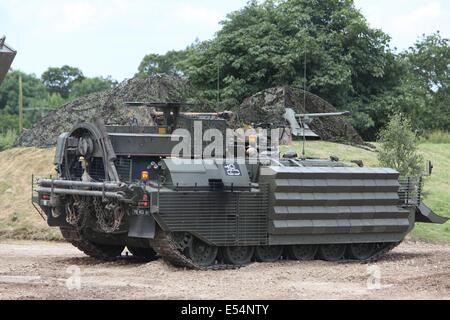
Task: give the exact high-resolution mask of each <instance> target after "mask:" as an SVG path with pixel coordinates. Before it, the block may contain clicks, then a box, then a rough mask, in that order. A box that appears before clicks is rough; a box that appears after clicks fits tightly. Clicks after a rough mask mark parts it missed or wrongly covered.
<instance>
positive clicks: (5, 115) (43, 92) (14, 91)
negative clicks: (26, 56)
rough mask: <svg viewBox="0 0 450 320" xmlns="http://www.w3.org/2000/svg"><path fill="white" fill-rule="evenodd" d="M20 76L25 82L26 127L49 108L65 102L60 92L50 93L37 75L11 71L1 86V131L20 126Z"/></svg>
mask: <svg viewBox="0 0 450 320" xmlns="http://www.w3.org/2000/svg"><path fill="white" fill-rule="evenodd" d="M19 76H21V77H22V82H23V96H24V109H25V114H24V118H25V123H24V124H25V127H30V126H31V125H32V124H33V123H34V122H35V121H36V119H38V117H39V116H40V115H41V114H42V113H43V112H48V110H47V109H52V108H56V107H58V106H60V105H62V104H63V103H64V102H65V100H64V99H63V98H62V97H61V96H60V95H59V94H58V93H54V94H50V93H49V92H48V91H47V88H46V87H45V86H44V85H43V83H42V82H41V81H40V80H39V78H37V77H36V76H35V75H33V74H26V73H23V72H21V71H17V70H14V71H11V72H9V73H8V74H7V76H6V78H5V81H4V82H3V84H2V85H1V86H0V131H1V130H7V129H13V130H17V129H18V127H19V117H18V115H19V109H18V101H19Z"/></svg>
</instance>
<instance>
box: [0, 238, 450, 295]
mask: <svg viewBox="0 0 450 320" xmlns="http://www.w3.org/2000/svg"><path fill="white" fill-rule="evenodd" d="M449 255H450V245H445V244H426V243H420V242H419V243H415V242H411V241H408V242H406V243H404V244H402V245H401V246H399V247H398V248H396V249H395V250H394V251H393V252H392V253H390V254H388V255H386V256H385V257H384V258H383V259H382V260H380V261H379V262H377V263H375V264H369V265H368V264H359V263H327V262H322V261H314V262H307V263H299V262H280V263H275V264H253V265H251V266H249V267H246V268H242V269H240V270H231V271H208V272H200V271H189V270H179V269H175V268H173V267H171V266H169V265H167V264H165V263H164V262H162V261H155V262H152V263H149V264H144V263H139V262H136V261H131V260H130V259H128V260H127V259H124V260H123V261H119V262H116V263H102V262H98V261H96V260H94V259H91V258H89V257H86V256H84V255H83V254H82V253H80V252H78V251H77V250H76V249H75V248H73V247H72V246H70V245H69V244H65V243H47V242H1V243H0V256H1V259H0V298H1V299H13V300H17V299H250V300H261V299H277V300H294V299H450V258H449ZM78 274H79V275H80V276H79V277H78ZM78 280H79V281H78Z"/></svg>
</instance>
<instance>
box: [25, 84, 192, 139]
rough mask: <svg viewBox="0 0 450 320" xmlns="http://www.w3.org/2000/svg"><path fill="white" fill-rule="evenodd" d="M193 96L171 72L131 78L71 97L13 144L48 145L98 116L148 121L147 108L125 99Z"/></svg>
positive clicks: (177, 99)
mask: <svg viewBox="0 0 450 320" xmlns="http://www.w3.org/2000/svg"><path fill="white" fill-rule="evenodd" d="M192 96H193V91H192V88H191V86H190V85H189V83H188V81H187V80H185V79H183V78H180V77H174V76H168V75H155V76H151V77H147V78H143V79H142V78H134V79H131V80H128V81H125V82H123V83H121V84H120V85H119V86H118V87H116V88H114V89H111V90H106V91H103V92H99V93H93V94H90V95H88V96H85V97H81V98H78V99H76V100H73V101H71V102H69V103H67V104H65V105H63V106H62V107H61V108H59V109H58V110H57V111H55V112H53V113H50V114H49V115H47V116H46V117H44V118H43V119H41V120H40V121H39V122H37V123H36V124H35V125H34V127H33V128H32V129H30V130H25V131H24V132H23V133H22V134H21V135H20V136H19V138H18V139H17V141H16V146H23V147H49V146H53V145H55V144H56V139H57V137H58V136H59V135H60V134H61V133H62V132H66V131H69V130H70V129H71V128H72V127H73V126H74V125H75V124H77V123H79V122H84V121H93V120H94V119H95V118H101V119H103V120H104V121H105V123H106V124H117V125H126V124H129V123H130V119H132V118H136V119H137V120H138V122H139V124H142V125H148V124H149V123H148V121H149V119H150V116H149V114H148V112H149V110H148V109H147V108H129V107H126V106H125V105H124V102H128V101H145V102H169V101H170V102H184V101H187V100H188V99H190V98H191V97H192Z"/></svg>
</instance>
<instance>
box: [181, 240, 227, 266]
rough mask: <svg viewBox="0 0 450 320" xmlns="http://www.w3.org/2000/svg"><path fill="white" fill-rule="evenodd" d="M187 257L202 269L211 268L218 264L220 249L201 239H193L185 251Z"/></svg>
mask: <svg viewBox="0 0 450 320" xmlns="http://www.w3.org/2000/svg"><path fill="white" fill-rule="evenodd" d="M185 252H186V256H187V257H188V258H189V259H191V261H192V262H193V263H195V264H196V265H198V266H200V267H209V266H211V265H213V264H214V263H215V262H216V259H217V253H218V252H219V248H218V247H216V246H211V245H209V244H207V243H205V242H203V241H202V240H200V239H197V238H195V237H193V238H192V241H190V243H189V245H188V246H187V247H186V249H185Z"/></svg>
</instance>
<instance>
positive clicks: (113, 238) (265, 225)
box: [33, 103, 447, 270]
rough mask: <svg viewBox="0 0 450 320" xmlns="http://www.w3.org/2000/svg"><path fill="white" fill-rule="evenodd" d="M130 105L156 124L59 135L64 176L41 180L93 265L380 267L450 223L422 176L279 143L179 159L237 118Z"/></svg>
mask: <svg viewBox="0 0 450 320" xmlns="http://www.w3.org/2000/svg"><path fill="white" fill-rule="evenodd" d="M128 105H129V106H142V105H144V106H146V107H149V108H151V110H152V118H153V123H154V125H152V126H140V125H139V123H137V121H136V120H135V119H134V120H133V121H130V125H129V126H106V125H104V123H103V122H102V121H101V120H97V121H95V122H94V123H80V124H77V125H75V127H74V128H73V129H72V130H71V131H70V132H66V133H63V134H61V136H60V137H59V138H58V141H57V148H56V155H55V160H54V164H55V167H56V172H57V175H56V176H54V177H47V178H36V177H33V190H34V193H33V204H34V205H35V207H36V209H37V210H38V211H39V212H40V214H41V215H42V216H43V217H44V219H45V220H46V221H47V222H48V224H49V226H51V227H58V228H60V230H61V232H62V235H63V236H64V238H65V239H66V240H67V241H68V242H70V243H72V244H73V245H74V246H75V247H77V248H79V249H80V250H81V251H83V252H84V253H86V254H87V255H89V256H91V257H94V258H97V259H101V260H105V261H113V260H116V259H118V258H120V257H121V254H122V252H123V250H124V248H125V247H127V248H128V251H129V252H131V253H132V255H133V256H135V257H138V258H139V259H145V260H147V261H151V260H154V259H158V258H162V259H164V260H165V261H167V262H169V263H171V264H173V265H175V266H178V267H183V268H191V269H198V270H209V269H227V268H237V267H242V266H245V265H248V264H249V263H251V262H252V261H258V262H275V261H278V260H281V259H293V260H300V261H304V260H313V259H321V260H325V261H341V260H344V259H348V260H356V261H373V260H376V259H378V258H379V257H381V256H382V255H383V254H385V253H387V252H388V251H390V250H392V249H393V248H395V247H396V246H397V245H398V244H400V243H401V242H402V241H403V240H404V239H405V237H406V235H407V234H408V233H409V232H410V231H411V230H412V229H413V228H414V226H415V223H416V222H425V223H445V222H446V221H447V219H444V218H442V217H439V216H437V215H436V214H434V213H433V212H432V211H431V210H430V209H429V208H428V207H427V206H426V205H425V204H424V203H423V202H422V199H421V187H422V184H421V178H407V179H404V178H402V179H400V177H399V173H398V172H397V171H395V170H393V169H389V168H365V167H363V164H362V163H360V162H356V163H357V164H358V165H357V166H355V165H352V164H344V163H341V162H339V159H337V158H336V157H330V159H311V158H305V157H298V156H297V154H295V153H287V154H284V155H283V156H282V157H279V156H278V155H279V150H277V149H276V146H274V145H275V143H273V140H276V138H273V137H274V136H270V137H272V138H273V139H272V138H270V137H269V138H267V139H266V141H265V142H264V143H265V144H266V145H269V147H268V148H265V149H264V151H263V148H261V147H260V144H262V143H263V139H262V138H261V137H259V136H258V135H248V136H246V137H245V138H244V139H237V138H236V137H235V136H233V137H232V138H231V139H224V142H219V144H223V145H224V148H226V149H227V150H228V149H230V148H231V149H233V150H234V151H236V149H237V148H238V147H242V148H243V149H244V150H245V153H243V154H242V153H241V156H240V157H235V158H232V159H230V158H228V157H225V156H224V155H218V154H215V153H214V152H212V153H211V155H210V156H205V154H206V153H205V152H204V151H205V150H206V149H207V148H208V142H211V141H212V139H209V141H208V139H206V141H205V142H203V140H202V143H201V144H200V147H198V146H195V145H194V146H192V145H189V144H188V145H187V147H186V148H183V149H182V150H181V151H180V152H178V153H176V154H175V156H174V152H173V150H174V148H177V144H179V142H180V140H182V138H183V134H180V133H179V131H180V129H184V131H183V132H185V134H186V135H190V134H192V135H193V136H197V137H198V132H197V133H196V132H195V131H196V129H197V127H198V126H199V125H200V126H202V127H203V128H214V129H216V130H217V131H218V132H219V133H224V134H225V132H226V130H227V118H228V117H229V116H230V114H229V113H227V112H224V113H216V114H198V113H182V112H181V111H182V108H183V107H184V106H185V105H184V104H179V103H164V104H147V103H129V104H128ZM199 139H202V135H200V136H199ZM255 154H257V155H258V156H257V157H256V158H254V156H255ZM255 159H256V160H255Z"/></svg>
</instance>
